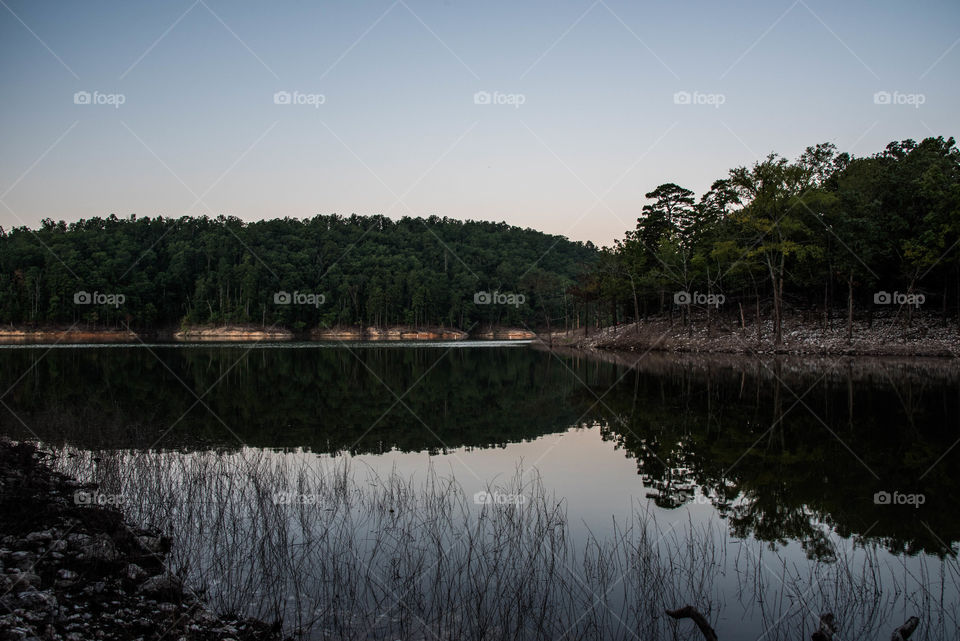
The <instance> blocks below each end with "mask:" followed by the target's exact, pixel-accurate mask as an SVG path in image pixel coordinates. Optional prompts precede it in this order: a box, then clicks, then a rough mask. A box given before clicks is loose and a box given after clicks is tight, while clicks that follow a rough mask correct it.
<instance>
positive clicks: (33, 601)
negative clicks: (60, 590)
mask: <svg viewBox="0 0 960 641" xmlns="http://www.w3.org/2000/svg"><path fill="white" fill-rule="evenodd" d="M17 601H18V602H19V605H20V607H23V608H29V609H31V610H39V611H42V612H53V611H55V610H56V609H57V599H56V597H54V596H53V594H52V593H51V592H50V590H44V591H43V592H40V591H38V590H34V589H33V588H30V589H28V590H24V591H23V592H21V593H20V594H19V595H18V597H17Z"/></svg>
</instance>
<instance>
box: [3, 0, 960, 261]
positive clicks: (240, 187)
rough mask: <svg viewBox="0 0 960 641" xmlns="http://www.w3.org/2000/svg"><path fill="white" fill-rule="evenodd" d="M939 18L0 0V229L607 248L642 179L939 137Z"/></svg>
mask: <svg viewBox="0 0 960 641" xmlns="http://www.w3.org/2000/svg"><path fill="white" fill-rule="evenodd" d="M958 78H960V3H958V2H956V0H950V1H944V2H923V1H920V2H903V1H902V0H897V1H886V0H871V1H868V2H860V1H849V2H847V1H845V2H834V1H819V0H795V1H794V0H783V1H780V0H765V1H761V2H752V1H745V2H716V1H713V2H699V1H695V0H691V1H686V2H627V1H623V0H596V1H592V0H584V1H577V2H567V1H564V0H554V1H552V2H539V1H534V0H513V1H512V2H498V1H489V2H464V1H462V0H447V1H429V2H423V1H419V0H395V1H390V0H386V1H373V0H371V1H350V2H348V1H344V0H339V1H333V2H327V1H322V2H306V1H293V0H280V1H274V2H246V1H243V0H231V1H224V0H170V1H166V2H133V1H131V0H123V1H111V0H87V1H85V2H76V1H69V2H68V1H63V2H59V1H57V2H54V1H45V0H0V83H2V87H3V100H2V101H0V226H2V227H4V228H7V229H9V228H11V227H14V226H20V225H27V226H31V227H36V226H37V225H38V224H39V222H40V221H41V220H42V219H44V218H53V219H54V220H65V221H67V222H72V221H76V220H79V219H81V218H91V217H94V216H108V215H110V214H116V215H118V216H122V217H125V216H129V215H131V214H136V215H137V216H157V215H163V216H182V215H186V214H189V215H204V214H206V215H210V216H216V215H220V214H224V215H231V216H237V217H239V218H242V219H244V220H251V221H252V220H258V219H264V218H276V217H286V216H290V217H297V218H304V217H311V216H314V215H317V214H331V213H339V214H342V215H349V214H352V213H356V214H363V215H368V214H384V215H387V216H389V217H392V218H399V217H401V216H405V215H408V216H430V215H437V216H448V217H451V218H457V219H474V220H493V221H501V220H502V221H506V222H508V223H510V224H512V225H518V226H521V227H532V228H535V229H540V230H543V231H546V232H549V233H554V234H562V235H565V236H567V237H569V238H572V239H574V240H583V241H586V240H590V241H593V242H594V243H596V244H598V245H609V244H611V243H612V241H613V240H614V239H616V238H620V237H622V236H623V233H624V232H625V231H626V230H627V229H630V228H633V227H634V226H635V224H636V218H637V216H638V215H639V213H640V210H641V208H642V206H643V205H644V203H645V199H644V194H645V193H647V192H650V191H652V190H653V189H654V188H656V186H657V185H659V184H661V183H664V182H675V183H678V184H680V185H682V186H684V187H687V188H689V189H692V190H694V191H695V192H697V193H698V194H699V193H703V192H704V191H706V190H707V189H708V188H709V186H710V184H711V183H712V182H713V181H714V180H715V179H717V178H721V177H723V176H724V175H725V174H726V173H727V172H728V171H729V169H730V168H732V167H736V166H740V165H749V164H751V163H753V162H755V161H756V160H758V159H760V158H762V157H763V156H765V155H767V154H769V153H771V152H777V153H779V154H781V155H784V156H786V157H789V158H794V157H796V156H797V155H799V154H800V153H801V152H802V151H803V149H804V148H805V147H807V146H809V145H813V144H816V143H819V142H832V143H834V144H835V145H837V147H838V148H839V149H840V150H841V151H848V152H851V153H853V154H856V155H870V154H873V153H876V152H878V151H880V150H882V149H883V147H884V146H886V144H887V143H889V142H890V141H893V140H901V139H906V138H913V139H915V140H920V139H922V138H924V137H927V136H936V135H943V136H951V135H956V134H957V133H958V127H957V123H958V114H960V83H958V82H957V79H958Z"/></svg>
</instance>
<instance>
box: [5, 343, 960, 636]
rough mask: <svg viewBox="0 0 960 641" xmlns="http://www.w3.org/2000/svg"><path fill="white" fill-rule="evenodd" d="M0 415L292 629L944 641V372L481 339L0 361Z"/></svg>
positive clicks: (95, 352)
mask: <svg viewBox="0 0 960 641" xmlns="http://www.w3.org/2000/svg"><path fill="white" fill-rule="evenodd" d="M0 393H2V397H0V400H2V404H3V406H4V407H3V408H0V412H2V414H0V430H2V432H3V433H5V434H9V435H11V436H12V437H15V438H32V439H36V440H40V441H42V442H43V443H45V444H46V445H48V446H49V447H52V448H53V449H54V451H55V453H56V458H55V463H54V464H55V465H56V466H57V467H58V468H59V469H61V470H63V471H65V472H67V473H69V474H71V475H74V476H76V477H78V478H80V479H82V480H89V481H96V482H98V483H99V484H100V494H99V495H97V496H93V497H92V498H91V499H90V500H93V501H99V502H109V503H111V504H117V505H120V506H122V508H123V509H124V511H125V512H126V513H127V515H128V517H129V518H130V519H132V520H133V521H134V522H138V523H142V524H144V525H149V526H151V527H157V528H160V529H162V530H164V531H166V532H168V533H169V535H170V536H171V538H172V540H173V550H172V551H171V556H170V559H171V563H172V564H173V566H174V568H175V569H176V570H177V571H178V572H179V573H181V574H182V575H183V576H185V577H187V579H188V582H189V584H190V585H192V586H194V587H195V589H196V590H197V591H202V592H203V593H204V594H205V596H206V598H207V599H208V601H209V602H210V603H211V604H212V605H213V606H214V607H216V608H218V609H221V610H223V611H234V612H244V613H248V614H251V615H255V616H260V617H263V618H265V619H267V620H273V619H274V618H282V619H283V622H284V625H285V626H286V627H287V629H288V630H289V632H290V633H291V634H294V635H296V636H298V637H302V638H308V639H324V638H377V639H381V638H382V639H398V638H402V639H437V638H441V639H446V638H471V639H499V638H544V639H548V638H549V639H555V638H564V637H565V638H575V639H588V638H603V639H637V638H639V639H644V640H646V639H657V638H663V639H668V638H669V639H672V638H681V639H697V638H702V637H701V636H700V634H699V632H698V631H697V630H696V628H695V626H694V625H693V623H692V622H691V621H690V620H681V621H674V620H673V619H671V618H669V617H666V616H665V615H664V613H663V611H664V609H666V608H677V607H681V606H683V605H686V604H691V605H694V606H696V607H697V608H698V609H699V610H700V611H701V612H703V613H704V614H705V615H706V616H707V618H708V619H709V620H710V622H711V624H712V625H713V627H714V628H715V629H716V631H717V634H718V636H719V638H720V639H721V640H730V639H747V638H750V639H759V638H763V639H799V638H809V637H810V634H811V633H812V632H813V631H814V630H815V629H816V627H817V625H818V618H819V616H820V614H822V613H824V612H833V613H834V614H835V615H836V616H837V619H838V620H839V622H840V638H843V639H861V638H874V639H880V638H884V639H886V638H889V636H890V633H891V631H892V630H893V629H894V628H895V627H897V626H899V625H900V624H902V623H903V622H904V621H905V620H906V619H907V618H908V617H910V616H913V615H916V616H919V617H920V619H921V625H920V627H919V629H918V630H917V632H916V633H915V634H914V636H913V637H912V638H914V639H931V640H932V639H950V638H960V627H958V623H957V616H958V610H960V607H958V606H960V592H958V586H960V566H958V563H957V549H958V543H960V509H958V508H960V501H958V496H960V494H958V491H957V489H958V484H960V475H958V474H957V472H956V470H957V469H958V466H960V446H958V442H960V366H958V365H957V364H956V363H955V362H954V361H948V360H934V359H931V360H926V361H925V360H922V359H914V360H896V359H867V358H862V357H860V358H856V359H801V358H783V359H774V358H771V359H769V360H756V359H750V358H743V357H733V356H710V357H707V356H694V355H677V354H646V355H642V356H641V355H615V354H607V355H601V356H593V355H590V356H587V355H584V354H582V353H578V352H573V351H564V350H553V351H551V350H548V349H546V348H544V347H540V346H536V345H532V344H526V343H517V342H506V343H501V342H493V341H481V342H474V341H465V342H453V343H448V342H437V343H391V344H380V343H331V344H326V343H322V344H321V343H302V344H301V343H286V344H262V343H261V344H247V345H242V344H241V345H226V344H225V345H165V344H157V345H135V346H134V345H123V346H104V345H96V346H65V345H57V346H49V345H46V346H9V347H3V348H0Z"/></svg>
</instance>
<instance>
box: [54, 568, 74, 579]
mask: <svg viewBox="0 0 960 641" xmlns="http://www.w3.org/2000/svg"><path fill="white" fill-rule="evenodd" d="M57 578H59V579H63V580H64V581H73V580H75V579H76V578H77V573H76V572H74V571H73V570H66V569H60V570H58V571H57Z"/></svg>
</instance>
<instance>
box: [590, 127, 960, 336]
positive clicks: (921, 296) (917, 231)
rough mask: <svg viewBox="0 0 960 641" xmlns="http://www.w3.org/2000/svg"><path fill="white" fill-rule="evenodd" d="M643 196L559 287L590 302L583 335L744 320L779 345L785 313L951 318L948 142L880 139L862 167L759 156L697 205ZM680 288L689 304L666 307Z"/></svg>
mask: <svg viewBox="0 0 960 641" xmlns="http://www.w3.org/2000/svg"><path fill="white" fill-rule="evenodd" d="M646 196H647V198H648V199H650V200H651V201H652V202H651V203H649V204H647V205H645V206H644V207H643V209H642V213H641V215H640V217H639V219H638V221H637V226H636V228H635V229H633V230H630V231H628V232H627V233H626V235H625V237H624V238H623V239H621V240H619V241H617V242H616V243H615V246H614V247H612V248H610V249H606V250H604V251H603V253H602V256H601V260H600V261H599V263H598V265H597V267H596V269H595V270H593V271H592V272H591V273H590V274H589V275H588V276H587V277H586V278H584V279H582V280H581V281H580V282H579V283H578V284H577V286H576V288H575V290H573V291H572V293H573V294H575V295H576V297H577V298H578V299H579V300H583V301H586V302H587V303H589V304H592V308H591V309H592V311H591V312H590V324H591V325H600V324H610V323H614V322H629V321H632V320H633V319H636V318H644V317H646V316H647V315H648V314H651V313H667V312H671V313H672V312H673V311H674V310H676V311H679V312H680V314H681V315H682V318H683V320H684V321H686V320H687V319H688V318H689V317H690V310H691V309H693V310H697V309H698V308H699V314H698V317H700V318H702V316H704V315H706V314H708V313H723V312H724V311H726V313H728V314H736V315H737V316H738V317H739V319H742V318H744V317H746V318H748V319H749V318H751V317H754V312H755V317H756V318H757V319H758V320H759V319H760V318H761V317H762V318H763V319H769V320H772V321H773V328H774V332H773V333H774V339H775V340H776V341H777V342H779V341H780V340H781V337H782V331H783V328H782V323H783V317H784V314H785V311H789V310H805V311H810V310H814V311H817V312H818V313H822V316H823V317H824V318H825V319H826V318H828V317H829V315H830V314H831V311H833V313H838V312H839V313H841V314H843V315H844V316H845V317H846V318H847V319H848V324H847V327H848V331H850V330H849V328H850V326H851V322H852V319H853V316H854V314H855V312H857V311H865V312H867V313H870V312H872V310H874V309H878V308H880V307H881V306H885V308H886V309H896V308H897V307H898V305H897V304H898V303H900V305H899V307H900V308H901V309H904V310H905V312H904V313H905V314H911V313H913V312H914V310H916V309H917V308H919V307H924V308H926V309H928V310H931V311H936V312H937V313H939V314H942V315H943V317H944V319H945V320H946V318H947V315H948V314H950V315H952V314H953V313H956V314H957V315H958V316H960V245H958V243H960V151H958V149H957V147H956V145H955V141H954V139H953V138H949V139H944V138H943V137H938V138H927V139H925V140H923V141H922V142H920V143H917V142H915V141H913V140H904V141H901V142H892V143H890V144H889V145H887V147H886V149H884V150H883V151H882V152H880V153H877V154H875V155H873V156H869V157H862V158H860V157H854V156H852V155H850V154H848V153H839V152H838V151H837V149H836V147H835V146H834V145H833V144H830V143H823V144H819V145H816V146H813V147H808V148H807V149H806V151H805V152H804V153H803V154H802V155H801V156H800V157H799V158H798V159H797V160H795V161H790V160H788V159H786V158H783V157H781V156H778V155H775V154H771V155H770V156H768V157H767V158H765V159H764V160H762V161H760V162H757V163H755V164H754V165H753V166H750V167H737V168H734V169H732V170H730V172H729V173H728V175H727V176H726V177H724V178H721V179H719V180H717V181H715V182H714V183H713V185H712V186H711V188H710V190H709V191H707V193H705V194H703V195H702V196H701V197H700V198H699V199H696V198H695V195H694V193H693V192H692V191H690V190H688V189H685V188H683V187H681V186H679V185H676V184H673V183H668V184H663V185H660V186H659V187H657V188H656V189H655V190H653V191H651V192H650V193H648V194H646ZM681 292H686V293H688V294H693V293H694V292H696V293H698V294H700V296H698V297H697V298H696V299H694V300H692V304H681V305H675V298H674V297H675V296H679V297H685V296H686V294H681ZM710 295H713V296H714V298H710V299H708V298H707V296H710ZM679 300H680V301H682V302H684V303H686V300H685V299H684V298H680V299H679ZM698 302H699V304H698ZM739 319H738V320H739Z"/></svg>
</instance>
